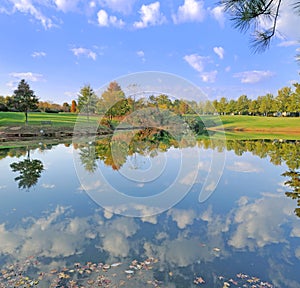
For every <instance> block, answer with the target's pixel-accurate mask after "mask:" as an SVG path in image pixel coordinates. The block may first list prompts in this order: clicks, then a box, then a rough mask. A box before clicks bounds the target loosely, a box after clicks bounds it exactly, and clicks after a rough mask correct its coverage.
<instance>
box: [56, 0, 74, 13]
mask: <svg viewBox="0 0 300 288" xmlns="http://www.w3.org/2000/svg"><path fill="white" fill-rule="evenodd" d="M54 2H55V4H56V7H57V9H58V10H61V11H63V12H65V13H66V12H68V11H74V10H75V9H76V7H77V4H78V2H79V1H78V0H55V1H54Z"/></svg>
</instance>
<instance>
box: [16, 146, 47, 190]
mask: <svg viewBox="0 0 300 288" xmlns="http://www.w3.org/2000/svg"><path fill="white" fill-rule="evenodd" d="M10 167H11V169H12V171H13V172H19V176H17V177H16V178H15V181H18V187H19V188H20V189H26V191H29V189H30V188H31V187H33V186H35V185H36V184H37V182H38V179H39V178H40V177H41V173H42V172H43V170H44V165H43V163H42V161H40V160H38V159H30V150H28V151H27V158H26V159H24V160H23V161H19V162H14V163H12V164H10Z"/></svg>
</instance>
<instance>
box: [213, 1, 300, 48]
mask: <svg viewBox="0 0 300 288" xmlns="http://www.w3.org/2000/svg"><path fill="white" fill-rule="evenodd" d="M283 2H286V1H282V0H278V1H275V0H220V1H219V3H220V4H221V5H222V6H223V7H224V9H225V11H226V12H228V13H229V14H230V16H231V20H232V21H233V23H234V27H235V28H237V29H239V30H241V31H242V32H245V31H247V30H249V28H253V30H254V33H253V35H254V39H253V41H252V47H253V48H254V51H255V52H262V51H264V50H265V49H266V48H268V47H269V44H270V41H271V39H272V38H273V37H274V36H275V32H276V28H277V23H278V17H279V15H280V10H281V8H282V4H283ZM289 4H290V5H291V7H292V8H294V10H295V12H296V13H297V14H299V16H300V1H296V0H294V1H291V3H289ZM262 23H264V25H262ZM266 25H268V26H269V28H264V27H266Z"/></svg>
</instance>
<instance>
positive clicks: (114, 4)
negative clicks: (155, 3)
mask: <svg viewBox="0 0 300 288" xmlns="http://www.w3.org/2000/svg"><path fill="white" fill-rule="evenodd" d="M135 2H136V0H102V1H100V4H101V5H103V6H105V7H108V8H110V9H111V10H113V11H115V12H120V13H123V14H129V13H130V12H131V11H132V8H133V4H134V3H135Z"/></svg>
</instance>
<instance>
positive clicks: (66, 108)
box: [62, 102, 70, 112]
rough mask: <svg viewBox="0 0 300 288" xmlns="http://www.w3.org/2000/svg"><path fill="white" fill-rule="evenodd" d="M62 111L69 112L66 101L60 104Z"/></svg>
mask: <svg viewBox="0 0 300 288" xmlns="http://www.w3.org/2000/svg"><path fill="white" fill-rule="evenodd" d="M62 110H63V112H70V105H69V103H67V102H64V103H63V105H62Z"/></svg>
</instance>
